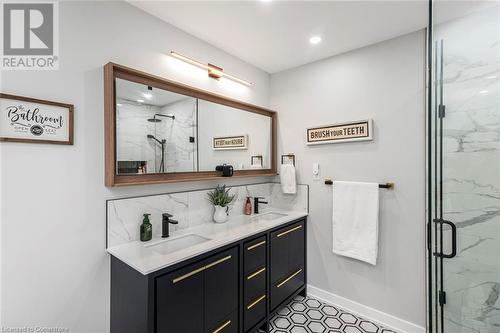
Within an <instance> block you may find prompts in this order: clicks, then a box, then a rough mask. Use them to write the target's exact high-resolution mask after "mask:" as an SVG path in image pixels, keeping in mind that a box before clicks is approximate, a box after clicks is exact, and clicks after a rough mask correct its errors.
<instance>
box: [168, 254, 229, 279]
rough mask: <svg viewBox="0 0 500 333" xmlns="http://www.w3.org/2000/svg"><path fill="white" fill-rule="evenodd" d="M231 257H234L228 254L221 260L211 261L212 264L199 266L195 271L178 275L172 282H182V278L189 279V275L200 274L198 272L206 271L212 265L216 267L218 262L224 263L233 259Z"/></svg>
mask: <svg viewBox="0 0 500 333" xmlns="http://www.w3.org/2000/svg"><path fill="white" fill-rule="evenodd" d="M231 257H232V256H227V257H224V258H222V259H219V260H217V261H214V262H212V263H210V264H208V265H205V266H202V267H200V268H198V269H195V270H194V271H191V272H189V273H187V274H184V275H182V276H179V277H177V278H175V279H173V280H172V282H173V283H177V282H181V281H182V280H185V279H187V278H188V277H191V276H193V275H195V274H198V273H200V272H203V271H204V270H206V269H209V268H211V267H214V266H215V265H218V264H220V263H223V262H224V261H226V260H229V259H231Z"/></svg>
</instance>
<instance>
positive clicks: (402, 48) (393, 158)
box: [271, 31, 425, 326]
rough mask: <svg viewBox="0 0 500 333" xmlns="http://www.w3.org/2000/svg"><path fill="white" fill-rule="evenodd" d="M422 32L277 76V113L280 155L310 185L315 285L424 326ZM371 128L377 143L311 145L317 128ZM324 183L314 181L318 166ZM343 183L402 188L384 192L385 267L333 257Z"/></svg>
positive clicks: (274, 99)
mask: <svg viewBox="0 0 500 333" xmlns="http://www.w3.org/2000/svg"><path fill="white" fill-rule="evenodd" d="M424 36H425V34H424V33H423V32H422V31H421V32H418V33H413V34H410V35H406V36H403V37H399V38H396V39H393V40H389V41H386V42H382V43H379V44H376V45H373V46H369V47H365V48H362V49H359V50H355V51H352V52H349V53H346V54H343V55H339V56H335V57H332V58H329V59H327V60H323V61H320V62H316V63H313V64H309V65H305V66H303V67H299V68H296V69H292V70H289V71H285V72H282V73H278V74H276V75H272V76H271V106H272V108H273V109H276V110H279V123H278V124H279V125H278V126H279V130H278V136H279V153H283V152H293V153H295V154H296V159H297V167H298V173H299V175H298V180H299V182H300V183H307V184H310V185H311V188H310V217H309V232H308V269H309V271H308V279H309V283H310V284H311V285H313V286H315V287H318V288H321V289H323V290H325V291H327V292H330V293H333V294H336V295H338V296H341V297H345V298H347V299H350V300H352V301H355V302H358V303H361V304H363V305H366V306H369V307H372V308H374V309H376V310H379V311H383V312H386V313H388V314H390V315H393V316H396V317H399V318H400V319H403V320H406V321H410V322H412V323H415V324H417V325H420V326H425V215H424V214H425V187H424V186H425V154H424V148H425V137H424V135H425V108H424V98H425V97H424V96H425V90H424V85H425V82H424V69H425V58H424V48H425V41H424ZM366 118H373V119H374V124H375V132H374V138H375V139H374V141H373V142H358V143H343V144H332V145H320V146H306V145H305V129H306V127H309V126H316V125H324V124H331V123H336V122H343V121H351V120H362V119H366ZM313 162H319V163H320V168H321V179H320V180H319V181H313V180H312V175H311V169H312V163H313ZM327 177H331V178H332V179H337V180H352V181H368V182H386V181H394V182H395V183H396V187H395V190H394V191H388V190H384V189H381V192H380V194H381V199H380V200H381V201H380V202H381V206H380V208H381V212H380V240H379V244H380V245H379V261H378V264H377V266H375V267H373V266H370V265H368V264H365V263H362V262H359V261H356V260H352V259H348V258H345V257H340V256H337V255H334V254H332V252H331V248H332V222H331V220H332V219H331V215H332V204H331V200H332V199H331V197H332V187H331V186H326V185H324V183H323V181H324V179H325V178H327Z"/></svg>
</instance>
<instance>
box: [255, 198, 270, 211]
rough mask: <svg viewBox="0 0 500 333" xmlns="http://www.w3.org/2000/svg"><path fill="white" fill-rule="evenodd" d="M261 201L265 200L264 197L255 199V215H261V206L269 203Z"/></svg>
mask: <svg viewBox="0 0 500 333" xmlns="http://www.w3.org/2000/svg"><path fill="white" fill-rule="evenodd" d="M259 199H264V198H262V197H255V198H253V212H254V214H259V204H267V203H268V202H267V201H260V200H259Z"/></svg>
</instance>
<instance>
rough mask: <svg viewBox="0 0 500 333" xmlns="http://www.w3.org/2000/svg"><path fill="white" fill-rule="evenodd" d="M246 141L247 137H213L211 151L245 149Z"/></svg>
mask: <svg viewBox="0 0 500 333" xmlns="http://www.w3.org/2000/svg"><path fill="white" fill-rule="evenodd" d="M247 141H248V137H247V135H234V136H224V137H215V138H213V140H212V148H213V150H227V149H247Z"/></svg>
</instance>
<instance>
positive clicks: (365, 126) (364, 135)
mask: <svg viewBox="0 0 500 333" xmlns="http://www.w3.org/2000/svg"><path fill="white" fill-rule="evenodd" d="M372 139H373V130H372V120H371V119H368V120H360V121H352V122H348V123H339V124H333V125H326V126H318V127H312V128H308V129H307V144H308V145H316V144H324V143H337V142H352V141H369V140H372Z"/></svg>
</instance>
